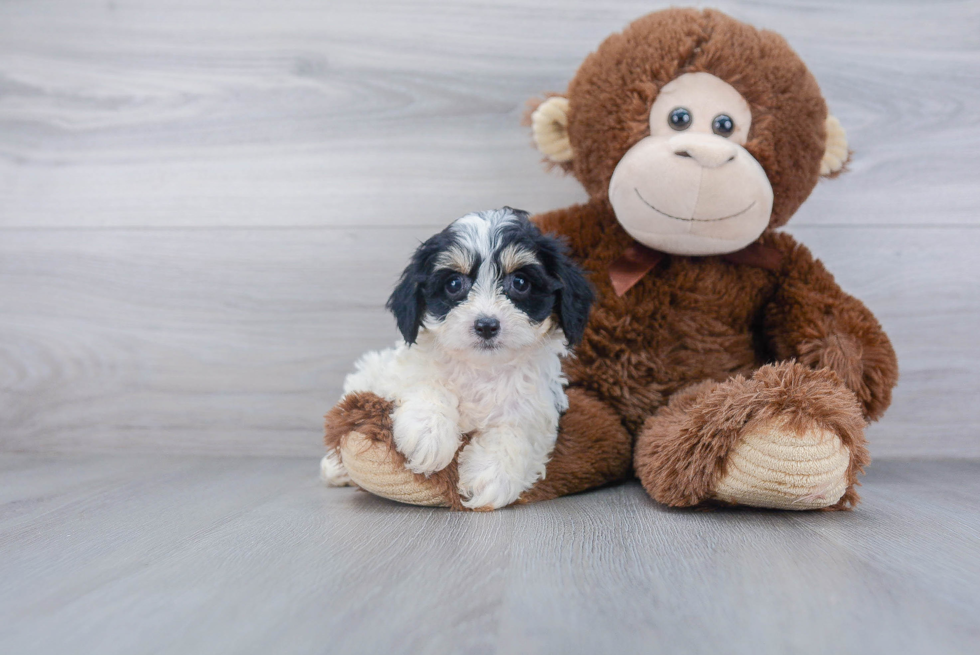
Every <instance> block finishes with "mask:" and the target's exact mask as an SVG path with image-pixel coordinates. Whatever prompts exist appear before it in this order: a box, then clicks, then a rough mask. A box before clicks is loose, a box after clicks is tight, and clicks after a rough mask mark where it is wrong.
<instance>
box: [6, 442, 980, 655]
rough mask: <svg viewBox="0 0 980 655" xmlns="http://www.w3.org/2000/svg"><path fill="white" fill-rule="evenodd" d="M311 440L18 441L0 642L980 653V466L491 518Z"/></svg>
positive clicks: (9, 458)
mask: <svg viewBox="0 0 980 655" xmlns="http://www.w3.org/2000/svg"><path fill="white" fill-rule="evenodd" d="M312 464H313V463H311V462H310V461H309V460H308V459H306V458H279V459H277V458H219V457H214V458H199V457H180V456H153V457H151V456H145V455H141V456H115V457H102V456H63V455H62V456H55V455H31V454H20V455H18V454H8V455H2V456H0V476H2V477H0V480H2V485H0V553H2V557H0V652H3V653H9V654H15V653H32V654H36V655H41V654H46V653H58V654H63V653H100V654H102V655H111V654H113V653H120V654H132V653H149V652H153V653H180V654H187V653H312V652H320V653H337V654H340V653H449V652H458V653H747V654H748V653H750V654H752V655H758V654H760V653H861V654H862V655H868V654H871V653H923V654H929V655H935V654H938V653H976V652H977V644H978V643H980V560H978V556H977V554H978V552H980V530H978V526H980V520H978V519H980V506H978V504H977V502H976V498H977V497H978V495H980V462H964V461H934V462H925V461H919V462H879V463H878V464H877V465H876V466H875V467H874V468H873V469H872V470H871V472H870V474H869V475H868V476H867V479H866V484H865V486H864V490H863V493H864V498H865V502H864V504H863V505H861V507H860V509H859V510H858V511H855V512H852V513H846V514H828V513H802V514H794V513H785V512H782V513H781V512H765V511H716V512H707V513H706V512H691V511H671V510H667V509H664V508H663V507H659V506H657V505H655V504H654V503H653V502H652V501H651V500H650V499H649V498H648V497H647V496H646V495H645V494H644V493H643V491H642V489H641V488H640V487H639V485H638V484H636V483H635V482H634V483H628V484H624V485H621V486H617V487H612V488H607V489H603V490H600V491H598V492H594V493H589V494H584V495H580V496H574V497H568V498H563V499H559V500H557V501H552V502H549V503H541V504H539V505H532V506H528V507H521V508H516V509H510V510H504V511H500V512H495V513H491V514H459V513H450V512H447V511H445V510H438V509H423V508H414V507H408V506H403V505H397V504H394V503H391V502H388V501H385V500H382V499H379V498H376V497H373V496H370V495H368V494H366V493H363V492H358V491H355V490H352V489H327V488H325V487H322V486H320V484H319V483H318V482H317V480H316V476H315V474H314V471H313V469H314V468H315V467H314V466H312Z"/></svg>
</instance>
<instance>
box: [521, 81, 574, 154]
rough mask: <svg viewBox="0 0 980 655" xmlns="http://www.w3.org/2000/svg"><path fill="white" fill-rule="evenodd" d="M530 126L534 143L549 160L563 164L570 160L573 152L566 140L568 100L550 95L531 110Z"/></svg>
mask: <svg viewBox="0 0 980 655" xmlns="http://www.w3.org/2000/svg"><path fill="white" fill-rule="evenodd" d="M531 128H532V129H533V130H534V143H535V145H537V147H538V150H539V151H540V152H541V154H543V155H544V156H545V157H547V158H548V160H549V161H551V162H554V163H555V164H565V163H568V162H570V161H572V157H573V156H574V153H573V152H572V144H571V142H570V141H569V140H568V100H567V99H566V98H563V97H561V96H552V97H550V98H548V99H547V100H545V101H544V102H542V103H541V104H540V105H538V107H537V109H535V110H534V111H533V112H531Z"/></svg>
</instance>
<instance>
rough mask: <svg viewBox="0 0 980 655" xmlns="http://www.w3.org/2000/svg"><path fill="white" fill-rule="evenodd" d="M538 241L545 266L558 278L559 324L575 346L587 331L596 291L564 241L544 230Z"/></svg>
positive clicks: (556, 307)
mask: <svg viewBox="0 0 980 655" xmlns="http://www.w3.org/2000/svg"><path fill="white" fill-rule="evenodd" d="M536 241H537V247H538V252H539V254H540V255H542V258H543V260H544V264H545V268H546V269H547V271H548V273H549V275H551V276H552V277H553V278H555V279H556V280H557V282H558V284H557V288H556V289H555V294H556V296H557V298H556V300H557V303H556V304H555V309H556V313H557V315H558V324H559V325H560V326H561V329H562V331H563V332H564V333H565V338H566V339H568V345H570V346H575V345H577V344H578V343H579V342H580V341H581V340H582V336H583V335H584V334H585V324H586V323H587V322H588V320H589V310H591V309H592V302H593V300H595V293H594V292H593V291H592V285H591V284H589V281H588V280H587V279H586V278H585V272H584V271H583V270H582V268H581V267H580V266H579V265H578V264H576V263H575V262H573V261H572V259H571V258H570V257H569V256H568V254H567V252H568V248H567V247H566V246H565V244H564V243H563V242H561V241H559V240H558V239H556V238H555V237H552V236H548V235H543V234H542V235H540V236H539V237H538V238H537V239H536Z"/></svg>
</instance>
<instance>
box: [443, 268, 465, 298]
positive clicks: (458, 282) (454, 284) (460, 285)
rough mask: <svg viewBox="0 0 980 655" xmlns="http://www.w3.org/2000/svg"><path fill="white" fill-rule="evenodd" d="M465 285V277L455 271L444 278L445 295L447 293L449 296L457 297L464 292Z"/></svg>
mask: <svg viewBox="0 0 980 655" xmlns="http://www.w3.org/2000/svg"><path fill="white" fill-rule="evenodd" d="M466 287H467V284H466V278H464V277H463V276H462V275H460V274H459V273H457V274H456V275H454V276H452V277H451V278H449V279H448V280H446V286H445V289H446V295H448V296H449V297H450V298H459V297H460V296H462V295H463V294H464V293H466Z"/></svg>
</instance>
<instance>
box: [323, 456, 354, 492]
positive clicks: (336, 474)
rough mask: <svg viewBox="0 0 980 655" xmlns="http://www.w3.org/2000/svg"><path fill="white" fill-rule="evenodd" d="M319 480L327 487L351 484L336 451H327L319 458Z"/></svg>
mask: <svg viewBox="0 0 980 655" xmlns="http://www.w3.org/2000/svg"><path fill="white" fill-rule="evenodd" d="M320 480H321V481H322V482H323V484H325V485H327V486H328V487H346V486H348V485H350V484H351V479H350V476H349V475H347V469H346V468H344V465H343V463H341V461H340V456H339V455H337V453H335V452H329V453H327V454H326V455H324V456H323V459H321V460H320Z"/></svg>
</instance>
